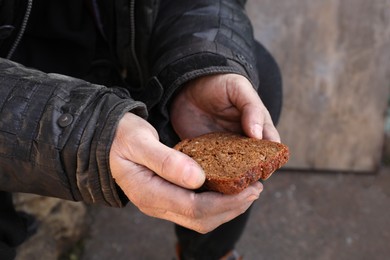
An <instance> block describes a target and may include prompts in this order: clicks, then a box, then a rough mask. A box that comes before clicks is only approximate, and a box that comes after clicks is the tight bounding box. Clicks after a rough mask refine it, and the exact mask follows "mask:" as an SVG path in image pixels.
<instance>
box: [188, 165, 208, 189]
mask: <svg viewBox="0 0 390 260" xmlns="http://www.w3.org/2000/svg"><path fill="white" fill-rule="evenodd" d="M205 178H206V177H205V174H204V172H203V170H202V169H201V168H200V167H199V166H197V165H193V164H189V165H188V166H187V167H186V169H185V170H184V172H183V183H184V184H185V185H186V186H188V187H189V188H194V189H196V188H199V187H200V186H202V185H203V183H204V181H205Z"/></svg>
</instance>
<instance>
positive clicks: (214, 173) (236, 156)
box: [174, 132, 289, 194]
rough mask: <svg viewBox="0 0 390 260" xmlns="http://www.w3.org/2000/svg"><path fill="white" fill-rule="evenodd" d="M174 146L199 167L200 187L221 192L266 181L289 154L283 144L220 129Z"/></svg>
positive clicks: (232, 192) (236, 190) (235, 190)
mask: <svg viewBox="0 0 390 260" xmlns="http://www.w3.org/2000/svg"><path fill="white" fill-rule="evenodd" d="M174 148H175V149H176V150H178V151H181V152H183V153H185V154H187V155H188V156H190V157H192V158H193V159H194V160H195V161H197V162H198V163H199V165H200V166H201V167H202V168H203V170H204V172H205V174H206V181H205V183H204V185H203V187H202V189H205V190H212V191H218V192H221V193H224V194H234V193H239V192H240V191H242V190H243V189H245V188H247V187H248V186H249V185H250V184H252V183H254V182H256V181H258V180H259V179H262V180H266V179H267V178H269V176H271V174H272V173H273V172H274V171H275V170H277V169H279V168H280V167H282V165H284V164H285V163H286V162H287V161H288V157H289V151H288V147H287V146H286V145H284V144H281V143H276V142H272V141H267V140H259V139H255V138H249V137H245V136H241V135H237V134H232V133H222V132H219V133H210V134H205V135H202V136H199V137H196V138H193V139H186V140H183V141H181V142H180V143H178V144H177V145H176V146H175V147H174Z"/></svg>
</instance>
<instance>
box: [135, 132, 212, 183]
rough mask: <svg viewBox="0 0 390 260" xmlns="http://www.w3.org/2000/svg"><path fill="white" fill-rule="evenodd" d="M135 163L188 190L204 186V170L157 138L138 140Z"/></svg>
mask: <svg viewBox="0 0 390 260" xmlns="http://www.w3.org/2000/svg"><path fill="white" fill-rule="evenodd" d="M136 147H138V149H137V154H136V155H134V160H133V161H134V162H136V163H138V164H141V165H144V166H145V167H147V168H149V169H150V170H152V171H153V172H155V173H156V174H158V175H159V176H160V177H162V178H163V179H165V180H167V181H170V182H172V183H174V184H176V185H179V186H181V187H183V188H188V189H197V188H199V187H200V186H202V185H203V183H204V181H205V174H204V172H203V170H202V168H201V167H200V166H199V165H198V164H197V163H196V162H195V161H194V160H193V159H191V158H190V157H188V156H187V155H185V154H183V153H181V152H179V151H176V150H175V149H172V148H169V147H167V146H165V145H164V144H162V143H161V142H159V141H158V140H157V139H155V138H142V139H141V140H138V144H137V146H136Z"/></svg>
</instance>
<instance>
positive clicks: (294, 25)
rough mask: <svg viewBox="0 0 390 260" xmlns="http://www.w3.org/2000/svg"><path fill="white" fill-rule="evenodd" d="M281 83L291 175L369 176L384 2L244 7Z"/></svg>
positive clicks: (379, 105)
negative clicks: (339, 172)
mask: <svg viewBox="0 0 390 260" xmlns="http://www.w3.org/2000/svg"><path fill="white" fill-rule="evenodd" d="M247 10H248V13H249V15H250V17H251V18H252V20H253V24H254V27H255V35H256V38H257V39H259V40H260V41H261V42H262V43H263V44H264V45H265V46H266V47H267V48H268V49H269V50H270V51H271V53H272V54H274V56H275V58H276V60H277V61H278V63H279V65H280V67H281V70H282V74H283V79H284V108H283V112H282V118H281V122H280V124H279V126H278V128H279V131H280V133H281V135H282V139H283V141H284V142H285V143H287V144H288V145H289V146H290V148H291V152H292V157H291V160H290V162H289V164H288V166H289V167H290V168H305V169H326V170H348V171H350V170H354V171H372V170H375V169H376V168H377V166H378V164H379V162H380V157H381V152H382V144H383V135H384V131H383V129H384V112H385V110H386V105H387V100H388V95H389V87H390V0H373V1H366V0H278V1H273V0H249V1H248V8H247Z"/></svg>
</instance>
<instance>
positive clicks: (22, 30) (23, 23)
mask: <svg viewBox="0 0 390 260" xmlns="http://www.w3.org/2000/svg"><path fill="white" fill-rule="evenodd" d="M32 5H33V0H28V3H27V8H26V13H25V14H24V18H23V22H22V25H21V27H20V31H19V33H18V36H17V37H16V39H15V41H14V44H13V45H12V47H11V49H10V51H9V52H8V54H7V56H6V58H7V59H9V60H10V59H11V58H12V55H13V54H14V52H15V50H16V48H17V47H18V45H19V43H20V41H21V40H22V38H23V35H24V32H25V31H26V27H27V23H28V19H29V17H30V14H31V9H32Z"/></svg>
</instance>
